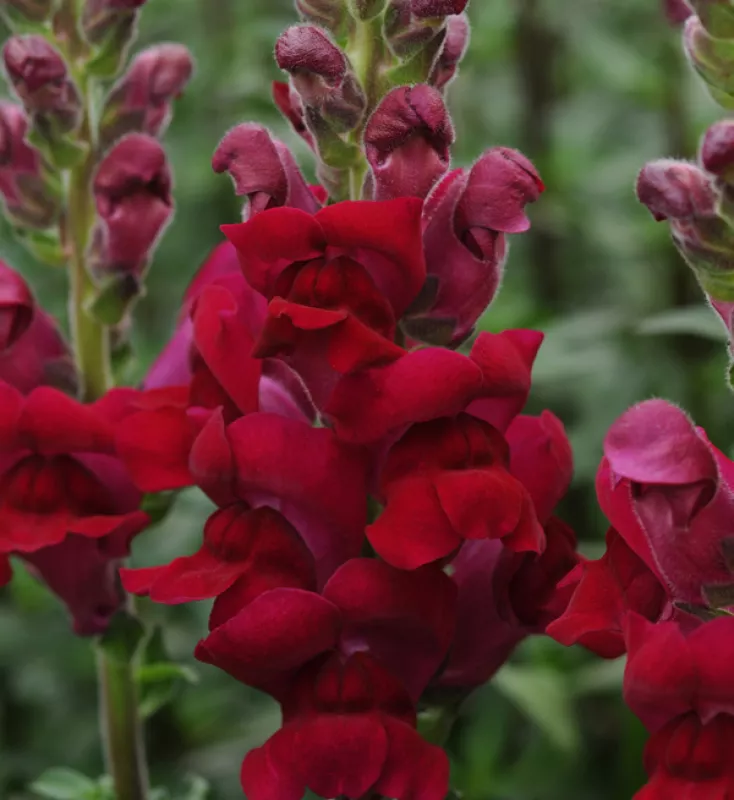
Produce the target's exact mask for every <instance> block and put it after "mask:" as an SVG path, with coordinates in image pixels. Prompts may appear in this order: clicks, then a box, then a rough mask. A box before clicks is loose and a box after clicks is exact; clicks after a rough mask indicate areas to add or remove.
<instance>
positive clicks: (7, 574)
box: [0, 555, 13, 588]
mask: <svg viewBox="0 0 734 800" xmlns="http://www.w3.org/2000/svg"><path fill="white" fill-rule="evenodd" d="M12 577H13V568H12V566H11V565H10V559H9V558H8V557H7V556H5V555H0V588H2V587H3V586H7V584H8V583H10V581H11V579H12Z"/></svg>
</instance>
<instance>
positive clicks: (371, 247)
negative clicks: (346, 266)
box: [281, 197, 426, 318]
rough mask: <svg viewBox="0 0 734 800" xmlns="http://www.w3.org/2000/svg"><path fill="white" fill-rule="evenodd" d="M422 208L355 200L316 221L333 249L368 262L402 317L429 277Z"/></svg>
mask: <svg viewBox="0 0 734 800" xmlns="http://www.w3.org/2000/svg"><path fill="white" fill-rule="evenodd" d="M422 207H423V203H422V201H421V200H419V199H418V198H416V197H401V198H399V199H397V200H388V201H385V202H382V203H377V202H372V201H355V202H346V203H336V204H334V205H331V206H327V207H326V208H323V209H321V211H319V212H318V213H317V214H316V217H315V218H316V219H317V220H318V222H319V224H320V225H321V227H322V229H323V231H324V235H325V237H326V241H327V242H328V245H329V247H333V248H338V249H340V250H343V251H345V252H346V253H347V254H348V255H351V256H352V257H353V258H354V259H355V260H356V261H358V262H359V263H361V264H364V266H365V268H366V269H367V271H368V272H369V273H370V275H371V276H372V279H373V280H374V281H375V283H376V284H377V287H378V288H379V290H380V291H381V292H382V294H384V295H385V296H386V297H387V298H388V300H389V301H390V304H391V305H392V307H393V309H394V311H395V316H396V317H398V318H399V317H400V316H402V314H403V312H404V311H405V310H406V309H407V308H408V306H409V305H410V304H411V303H412V302H413V299H414V298H415V296H416V295H417V294H418V292H420V290H421V287H422V286H423V283H424V281H425V278H426V265H425V260H424V256H423V241H422V237H421V209H422ZM281 235H282V234H281Z"/></svg>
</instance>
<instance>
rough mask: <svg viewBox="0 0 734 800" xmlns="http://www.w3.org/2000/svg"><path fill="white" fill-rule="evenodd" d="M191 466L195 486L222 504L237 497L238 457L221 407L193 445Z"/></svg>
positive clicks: (224, 504)
mask: <svg viewBox="0 0 734 800" xmlns="http://www.w3.org/2000/svg"><path fill="white" fill-rule="evenodd" d="M189 469H190V471H191V475H192V476H193V479H194V481H195V482H196V485H197V486H199V487H200V488H201V489H203V491H204V492H206V493H207V494H208V495H209V497H211V499H212V500H213V501H214V502H215V503H217V504H218V505H220V506H226V505H229V504H230V503H232V502H234V501H235V500H236V499H237V491H236V474H235V469H236V467H235V459H234V454H233V452H232V445H231V443H230V440H229V437H228V430H227V427H226V425H225V423H224V415H223V414H222V411H221V409H220V410H217V411H215V412H214V413H213V414H212V415H211V417H210V418H209V420H208V421H207V423H206V424H205V425H204V427H203V429H202V431H201V433H200V434H199V435H198V436H197V437H196V441H195V442H194V444H193V446H192V448H191V455H190V458H189Z"/></svg>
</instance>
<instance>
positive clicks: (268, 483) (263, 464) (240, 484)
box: [227, 414, 367, 580]
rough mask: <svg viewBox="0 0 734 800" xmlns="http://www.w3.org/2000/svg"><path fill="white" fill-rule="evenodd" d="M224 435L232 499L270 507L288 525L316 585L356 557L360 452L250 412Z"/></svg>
mask: <svg viewBox="0 0 734 800" xmlns="http://www.w3.org/2000/svg"><path fill="white" fill-rule="evenodd" d="M227 434H228V437H229V440H230V442H231V444H232V451H233V453H234V457H235V464H236V473H237V492H238V495H239V496H240V497H241V498H242V499H244V500H256V501H257V504H258V505H260V504H267V505H270V506H271V507H273V508H275V509H277V510H279V511H280V512H281V513H282V514H283V515H284V516H285V517H286V518H287V519H288V520H289V521H290V522H291V524H292V525H294V527H295V528H296V529H297V530H298V532H299V533H300V534H301V536H302V537H303V538H304V540H305V541H306V543H307V544H308V546H309V548H310V550H311V552H312V553H313V554H314V557H315V558H316V562H317V566H318V569H319V575H320V577H321V580H325V579H326V578H328V577H329V576H330V575H331V573H332V572H333V570H334V569H335V568H336V567H337V566H339V565H340V564H341V563H343V562H344V561H346V560H348V559H349V558H354V557H355V556H357V555H359V552H360V548H361V546H362V541H363V537H364V524H365V519H366V508H367V499H366V463H365V454H364V453H363V452H362V451H361V450H358V449H356V448H351V447H349V446H347V445H344V444H343V443H342V442H340V441H339V440H338V439H337V437H336V436H334V434H333V433H332V432H331V431H329V430H326V429H323V428H322V429H314V428H311V427H310V426H308V425H306V424H304V423H301V422H298V421H296V420H292V419H286V418H284V417H279V416H276V415H274V414H250V415H248V416H246V417H243V418H242V419H239V420H237V421H236V422H234V423H233V424H232V425H230V426H229V428H228V430H227ZM337 485H338V490H337Z"/></svg>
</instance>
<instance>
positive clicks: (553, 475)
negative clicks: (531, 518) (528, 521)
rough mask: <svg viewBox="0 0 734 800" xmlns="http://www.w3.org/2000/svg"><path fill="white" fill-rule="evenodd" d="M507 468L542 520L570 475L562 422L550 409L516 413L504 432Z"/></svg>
mask: <svg viewBox="0 0 734 800" xmlns="http://www.w3.org/2000/svg"><path fill="white" fill-rule="evenodd" d="M506 438H507V441H508V443H509V445H510V452H511V456H510V470H511V472H512V474H513V475H514V476H515V477H516V478H518V479H519V480H520V481H521V482H522V483H523V484H524V486H525V488H526V489H527V490H528V492H529V493H530V496H531V497H532V498H533V504H534V505H535V510H536V513H537V515H538V519H539V520H540V521H541V522H543V523H544V522H546V521H547V520H548V518H549V517H550V515H551V514H552V513H553V509H554V508H555V507H556V505H557V504H558V502H559V501H560V500H561V498H562V497H563V496H564V495H565V493H566V491H567V490H568V487H569V486H570V484H571V478H572V477H573V453H572V451H571V445H570V443H569V441H568V438H567V437H566V431H565V428H564V427H563V423H562V422H561V421H560V420H559V419H558V417H556V416H555V415H554V414H551V412H550V411H544V412H543V413H542V414H541V415H540V416H539V417H527V416H520V417H516V418H515V420H514V421H513V423H512V424H511V425H510V427H509V428H508V429H507V433H506Z"/></svg>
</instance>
